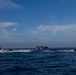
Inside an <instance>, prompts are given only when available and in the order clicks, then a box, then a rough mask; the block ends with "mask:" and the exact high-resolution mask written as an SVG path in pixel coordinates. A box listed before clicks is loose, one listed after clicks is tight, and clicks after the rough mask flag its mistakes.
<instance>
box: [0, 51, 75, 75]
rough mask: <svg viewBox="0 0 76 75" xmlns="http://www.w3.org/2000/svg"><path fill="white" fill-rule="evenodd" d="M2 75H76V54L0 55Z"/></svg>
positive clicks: (0, 73) (12, 53)
mask: <svg viewBox="0 0 76 75" xmlns="http://www.w3.org/2000/svg"><path fill="white" fill-rule="evenodd" d="M0 75H76V52H54V51H53V52H42V51H41V52H5V53H0Z"/></svg>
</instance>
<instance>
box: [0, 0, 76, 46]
mask: <svg viewBox="0 0 76 75" xmlns="http://www.w3.org/2000/svg"><path fill="white" fill-rule="evenodd" d="M36 45H38V46H40V45H44V46H49V47H76V0H0V46H2V47H35V46H36Z"/></svg>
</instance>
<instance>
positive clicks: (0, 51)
mask: <svg viewBox="0 0 76 75" xmlns="http://www.w3.org/2000/svg"><path fill="white" fill-rule="evenodd" d="M6 52H10V53H11V52H75V51H74V50H73V49H72V50H55V51H54V50H39V51H38V50H30V49H28V50H11V51H10V50H0V53H6Z"/></svg>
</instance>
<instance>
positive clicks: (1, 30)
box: [0, 22, 18, 38]
mask: <svg viewBox="0 0 76 75" xmlns="http://www.w3.org/2000/svg"><path fill="white" fill-rule="evenodd" d="M17 24H18V23H15V22H0V36H1V37H2V38H3V37H6V36H8V35H9V34H10V31H9V30H8V29H9V27H12V26H16V25H17ZM11 31H16V28H14V29H13V30H11Z"/></svg>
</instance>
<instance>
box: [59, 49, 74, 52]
mask: <svg viewBox="0 0 76 75" xmlns="http://www.w3.org/2000/svg"><path fill="white" fill-rule="evenodd" d="M59 52H74V50H73V49H72V50H60V51H59Z"/></svg>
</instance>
